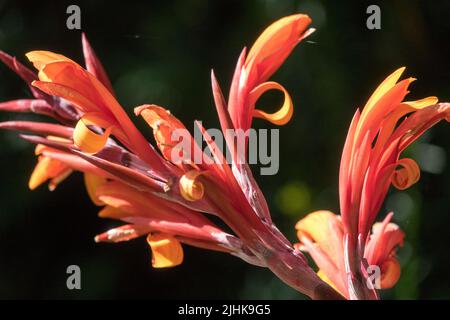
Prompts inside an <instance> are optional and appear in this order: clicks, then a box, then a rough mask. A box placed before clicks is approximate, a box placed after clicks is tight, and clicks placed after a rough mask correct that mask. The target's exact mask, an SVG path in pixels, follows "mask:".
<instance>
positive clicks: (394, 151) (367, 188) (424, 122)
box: [296, 68, 450, 298]
mask: <svg viewBox="0 0 450 320" xmlns="http://www.w3.org/2000/svg"><path fill="white" fill-rule="evenodd" d="M403 71H404V68H401V69H398V70H397V71H395V72H394V73H392V74H391V75H390V76H389V77H387V78H386V79H385V80H384V81H383V82H382V83H381V84H380V86H379V87H378V88H377V89H376V90H375V92H374V93H373V94H372V96H371V97H370V99H369V100H368V102H367V103H366V105H365V107H364V109H363V110H362V112H361V113H360V111H359V110H357V111H356V114H355V116H354V118H353V121H352V123H351V125H350V129H349V132H348V135H347V140H346V142H345V146H344V150H343V153H342V159H341V167H340V173H339V194H340V206H341V215H340V216H336V215H334V214H332V213H330V212H324V211H321V212H316V213H312V214H310V215H308V216H307V217H306V218H304V219H302V220H300V221H299V223H298V224H297V226H296V228H297V230H298V235H299V239H300V241H301V245H300V247H301V248H304V249H306V250H307V251H308V252H309V253H310V254H311V255H312V257H313V258H314V260H315V261H316V263H317V265H318V266H319V268H320V274H321V275H322V277H323V278H324V279H327V281H330V283H333V285H334V286H336V288H337V289H338V290H339V291H340V292H341V293H342V294H343V295H345V296H346V297H347V298H361V297H363V298H373V297H376V293H375V292H374V291H370V290H368V288H367V286H365V284H362V283H363V282H364V281H365V279H366V278H367V274H366V269H367V267H368V266H369V265H376V266H378V267H380V268H381V287H382V288H390V287H392V286H393V285H394V284H395V283H396V282H397V280H398V279H399V277H400V265H399V263H398V261H397V259H396V257H395V249H396V247H397V246H399V245H402V243H403V237H404V234H403V232H402V231H401V230H400V229H399V228H398V226H396V225H395V224H393V223H391V222H390V220H391V218H392V214H389V215H387V217H386V218H385V220H384V221H383V222H382V223H377V224H374V225H373V223H374V221H375V218H376V216H377V215H378V213H379V211H380V208H381V206H382V204H383V201H384V198H385V197H386V194H387V191H388V189H389V186H390V185H391V184H392V185H394V186H395V187H396V188H398V189H400V190H403V189H406V188H408V187H410V186H411V185H412V184H414V183H416V182H417V181H418V180H419V177H420V170H419V166H418V165H417V163H416V162H415V161H414V160H413V159H409V158H401V157H400V156H401V153H402V151H403V150H405V148H406V147H408V146H409V145H410V144H411V143H412V142H413V141H415V140H416V139H417V138H418V137H419V136H420V135H421V134H423V133H424V132H425V131H426V130H427V129H429V128H430V127H431V126H433V125H434V124H436V123H437V122H439V121H440V120H442V119H446V120H447V121H449V120H450V105H449V104H447V103H441V104H439V103H438V99H437V98H436V97H428V98H425V99H421V100H416V101H403V100H404V98H405V96H406V94H407V93H408V86H409V85H410V83H411V82H412V81H413V80H414V79H412V78H409V79H406V80H402V81H400V82H398V80H399V78H400V76H401V74H402V73H403ZM372 225H373V227H372ZM371 228H372V234H370V229H371Z"/></svg>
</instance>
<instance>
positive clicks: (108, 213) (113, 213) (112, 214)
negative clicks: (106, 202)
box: [98, 206, 129, 220]
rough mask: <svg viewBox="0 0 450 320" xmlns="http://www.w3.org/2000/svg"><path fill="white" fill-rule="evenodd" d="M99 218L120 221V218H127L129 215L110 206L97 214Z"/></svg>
mask: <svg viewBox="0 0 450 320" xmlns="http://www.w3.org/2000/svg"><path fill="white" fill-rule="evenodd" d="M98 216H99V217H100V218H110V219H117V220H120V219H122V218H125V217H128V216H129V214H128V213H126V212H124V211H123V210H120V209H118V208H114V207H112V206H106V207H104V208H103V209H102V210H100V212H99V213H98Z"/></svg>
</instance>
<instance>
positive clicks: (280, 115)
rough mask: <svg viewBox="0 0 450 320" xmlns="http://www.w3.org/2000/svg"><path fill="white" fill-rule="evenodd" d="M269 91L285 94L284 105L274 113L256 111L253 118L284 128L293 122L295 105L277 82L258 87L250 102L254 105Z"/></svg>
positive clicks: (252, 92)
mask: <svg viewBox="0 0 450 320" xmlns="http://www.w3.org/2000/svg"><path fill="white" fill-rule="evenodd" d="M269 90H279V91H281V92H283V94H284V101H283V105H282V106H281V107H280V109H279V110H278V111H276V112H274V113H266V112H264V111H262V110H258V109H254V110H253V116H254V117H256V118H262V119H265V120H267V121H269V122H271V123H273V124H276V125H279V126H282V125H285V124H286V123H288V122H289V120H291V118H292V115H293V113H294V104H293V103H292V99H291V97H290V95H289V93H288V92H287V91H286V89H285V88H284V87H283V86H282V85H280V84H279V83H277V82H272V81H269V82H264V83H262V84H260V85H259V86H257V87H256V88H255V89H253V90H252V91H251V92H250V101H251V104H252V105H254V104H255V103H256V102H257V101H258V99H259V98H260V97H261V96H262V95H263V94H264V93H265V92H267V91H269Z"/></svg>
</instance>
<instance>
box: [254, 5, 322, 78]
mask: <svg viewBox="0 0 450 320" xmlns="http://www.w3.org/2000/svg"><path fill="white" fill-rule="evenodd" d="M310 23H311V19H310V18H309V17H308V16H307V15H304V14H295V15H291V16H288V17H284V18H281V19H279V20H277V21H275V22H274V23H272V24H271V25H270V26H269V27H267V28H266V29H265V30H264V32H263V33H262V34H261V35H260V36H259V37H258V39H257V40H256V41H255V43H254V44H253V46H252V48H251V49H250V51H249V53H248V56H247V59H246V61H245V66H246V68H247V69H252V68H251V67H249V66H250V65H252V66H254V67H255V68H254V71H257V73H258V77H259V79H258V80H257V81H256V82H259V83H260V82H262V81H266V80H267V79H268V78H269V77H270V76H271V75H272V74H273V73H274V72H275V71H276V70H277V69H278V68H279V67H280V66H281V64H282V63H283V62H284V60H286V58H287V57H288V56H289V54H290V53H291V51H292V50H293V49H294V47H295V46H296V45H297V44H298V43H299V42H300V40H302V39H303V38H304V37H306V36H307V35H309V34H310V33H311V32H312V31H313V29H310V31H307V32H305V30H306V28H307V27H308V25H309V24H310ZM249 72H251V70H249Z"/></svg>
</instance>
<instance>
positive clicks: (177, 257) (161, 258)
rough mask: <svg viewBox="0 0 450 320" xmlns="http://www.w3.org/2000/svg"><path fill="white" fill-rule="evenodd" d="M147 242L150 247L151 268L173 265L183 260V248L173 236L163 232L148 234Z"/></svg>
mask: <svg viewBox="0 0 450 320" xmlns="http://www.w3.org/2000/svg"><path fill="white" fill-rule="evenodd" d="M147 243H148V244H149V246H150V248H151V249H152V266H153V268H169V267H175V266H177V265H179V264H181V263H182V262H183V248H182V247H181V244H180V242H179V241H178V240H177V239H175V238H174V237H172V236H170V235H167V234H163V233H155V234H149V235H148V236H147Z"/></svg>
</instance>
